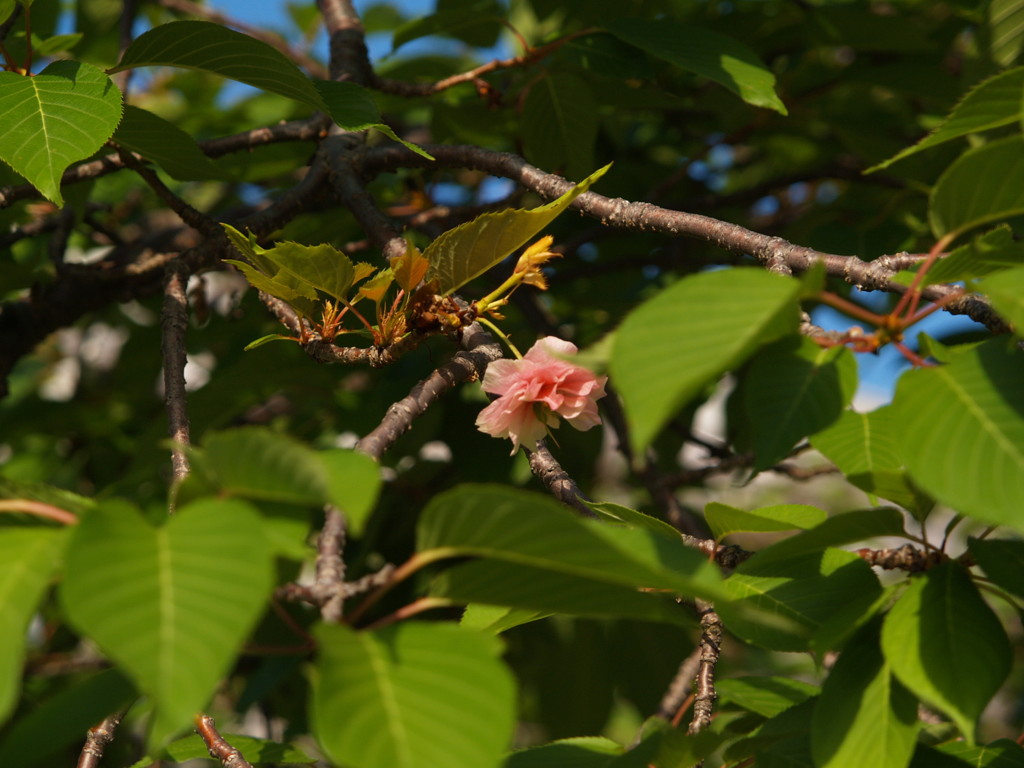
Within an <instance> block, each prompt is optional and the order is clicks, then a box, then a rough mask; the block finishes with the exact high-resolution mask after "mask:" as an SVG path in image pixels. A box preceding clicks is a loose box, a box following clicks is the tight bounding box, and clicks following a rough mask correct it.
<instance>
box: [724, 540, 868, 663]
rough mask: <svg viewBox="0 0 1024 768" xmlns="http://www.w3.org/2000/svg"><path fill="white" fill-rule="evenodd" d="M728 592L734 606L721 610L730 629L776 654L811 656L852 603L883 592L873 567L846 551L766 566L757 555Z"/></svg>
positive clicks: (830, 551) (740, 569)
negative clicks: (818, 634)
mask: <svg viewBox="0 0 1024 768" xmlns="http://www.w3.org/2000/svg"><path fill="white" fill-rule="evenodd" d="M725 587H726V591H727V592H728V593H729V597H730V600H729V601H728V602H726V603H722V604H718V605H716V609H717V610H718V613H719V614H720V615H721V617H722V621H723V622H724V624H725V626H727V627H728V628H729V631H730V632H732V633H733V634H735V635H736V636H738V637H740V638H742V639H743V640H746V641H747V642H750V643H754V644H755V645H760V646H762V647H764V648H770V649H772V650H776V651H803V650H807V648H808V642H809V638H810V636H811V635H812V634H813V633H814V631H815V630H817V629H818V628H819V627H820V626H821V625H822V624H823V623H824V622H825V621H826V620H827V619H828V618H829V617H831V616H832V615H833V614H835V613H836V611H838V610H839V609H840V608H841V607H842V606H843V605H844V604H845V603H846V602H847V601H849V600H852V599H854V598H856V597H860V596H861V595H864V594H868V593H870V594H877V593H878V592H880V591H881V586H879V584H878V578H877V577H876V576H875V574H874V573H873V572H872V570H871V567H870V566H869V565H868V564H867V563H865V562H864V561H863V560H861V559H860V558H859V557H857V555H855V554H853V553H852V552H845V551H843V550H841V549H827V550H825V551H824V552H811V553H806V554H800V555H797V556H794V557H791V558H786V559H784V560H767V561H765V562H762V561H761V560H760V554H758V555H754V556H753V557H752V558H750V559H749V560H747V561H746V562H745V563H743V564H741V565H740V566H739V567H738V568H737V569H736V571H735V572H734V573H733V574H732V575H731V576H730V577H729V578H728V579H726V580H725ZM745 609H753V611H756V613H754V612H752V611H750V610H745ZM773 620H774V621H773Z"/></svg>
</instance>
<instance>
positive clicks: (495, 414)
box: [476, 336, 607, 453]
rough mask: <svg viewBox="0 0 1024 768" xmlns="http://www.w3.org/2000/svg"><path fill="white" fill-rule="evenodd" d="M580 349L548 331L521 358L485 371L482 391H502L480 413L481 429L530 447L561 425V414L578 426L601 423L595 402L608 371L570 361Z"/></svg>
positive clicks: (514, 446) (601, 394)
mask: <svg viewBox="0 0 1024 768" xmlns="http://www.w3.org/2000/svg"><path fill="white" fill-rule="evenodd" d="M577 352H578V350H577V349H576V345H575V344H571V343H569V342H568V341H563V340H562V339H559V338H556V337H555V336H547V337H545V338H543V339H541V340H540V341H538V342H537V343H536V344H534V345H533V346H532V347H531V348H530V351H529V352H527V353H526V355H525V356H524V357H523V358H522V359H521V360H496V361H495V362H493V363H491V364H490V365H489V366H487V373H485V374H484V380H483V388H484V392H490V393H491V394H494V395H500V397H498V399H497V400H495V401H494V402H492V403H491V404H490V405H488V406H487V407H486V408H484V409H483V410H482V411H480V415H479V416H477V418H476V426H477V428H478V429H480V431H481V432H486V433H487V434H489V435H493V436H494V437H508V438H511V440H512V453H515V452H516V449H517V448H519V446H520V444H524V445H527V446H530V447H532V446H533V444H534V443H536V442H537V441H538V440H540V439H541V438H542V437H544V435H545V434H547V428H548V427H557V426H558V417H559V416H561V417H562V418H563V419H565V420H566V421H568V422H569V423H570V424H571V425H572V426H573V427H575V428H576V429H578V430H581V431H586V430H588V429H590V428H591V427H593V426H594V425H596V424H600V423H601V417H600V416H599V415H598V413H597V401H598V400H599V399H600V398H602V397H604V394H605V393H604V385H605V382H606V381H607V377H605V376H597V375H595V374H594V373H592V372H590V371H588V370H587V369H586V368H582V367H580V366H578V365H573V364H572V363H570V362H568V361H566V360H565V359H564V358H566V357H571V356H572V355H575V354H576V353H577Z"/></svg>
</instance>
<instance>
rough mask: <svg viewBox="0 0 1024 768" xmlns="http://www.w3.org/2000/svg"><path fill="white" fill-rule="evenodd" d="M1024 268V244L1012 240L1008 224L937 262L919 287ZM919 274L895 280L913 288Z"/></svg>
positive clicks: (911, 272) (906, 274)
mask: <svg viewBox="0 0 1024 768" xmlns="http://www.w3.org/2000/svg"><path fill="white" fill-rule="evenodd" d="M1022 265H1024V244H1022V243H1018V242H1016V241H1015V240H1014V238H1013V231H1012V230H1011V229H1010V228H1009V227H1008V226H1006V225H1005V224H1003V225H1001V226H998V227H996V228H995V229H991V230H989V231H988V232H985V233H984V234H981V235H978V236H977V237H975V238H974V239H972V240H971V242H969V243H965V244H964V245H961V246H960V247H959V248H957V249H956V250H954V251H953V252H952V253H951V254H949V255H948V256H946V257H944V258H942V259H940V260H939V261H937V262H935V264H933V265H932V267H931V268H930V269H929V270H928V274H926V275H925V276H924V278H923V279H922V280H921V282H920V283H919V285H921V286H927V285H935V284H936V283H955V282H958V281H961V280H968V279H970V278H973V277H982V276H984V275H989V274H991V273H993V272H999V271H1002V270H1005V269H1009V268H1011V267H1018V266H1022ZM916 273H917V270H907V271H905V272H900V273H899V274H898V275H897V276H896V279H897V280H899V282H901V283H903V284H905V285H910V283H911V282H912V281H913V279H914V277H915V276H916Z"/></svg>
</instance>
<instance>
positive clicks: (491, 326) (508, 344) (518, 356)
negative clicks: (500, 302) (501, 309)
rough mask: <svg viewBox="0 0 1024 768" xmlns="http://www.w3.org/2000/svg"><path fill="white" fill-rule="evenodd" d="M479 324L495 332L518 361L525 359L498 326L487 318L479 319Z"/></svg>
mask: <svg viewBox="0 0 1024 768" xmlns="http://www.w3.org/2000/svg"><path fill="white" fill-rule="evenodd" d="M492 295H493V294H492ZM477 322H479V323H480V324H481V325H486V326H487V327H488V328H489V329H490V330H491V331H493V332H494V333H495V334H496V335H497V336H498V338H499V339H501V340H502V341H503V342H504V343H505V346H506V347H508V348H509V349H510V350H511V351H512V354H513V355H515V356H516V360H522V359H523V355H522V353H521V352H520V351H519V350H518V349H516V345H515V344H513V343H512V342H511V341H509V338H508V336H506V335H505V334H504V333H502V331H501V329H500V328H499V327H498V326H496V325H495V324H494V323H492V322H491V321H490V320H488V319H487V318H486V317H477Z"/></svg>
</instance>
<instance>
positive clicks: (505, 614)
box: [459, 603, 551, 635]
mask: <svg viewBox="0 0 1024 768" xmlns="http://www.w3.org/2000/svg"><path fill="white" fill-rule="evenodd" d="M550 615H551V614H549V613H543V612H539V611H531V610H528V609H523V608H506V607H505V606H503V605H482V604H481V603H473V604H472V605H467V606H466V610H465V611H464V612H463V614H462V619H461V621H460V622H459V623H460V624H461V625H462V626H463V627H466V628H467V629H472V630H476V631H478V632H488V633H490V634H493V635H500V634H501V633H502V632H504V631H506V630H509V629H512V627H518V626H520V625H521V624H529V623H530V622H532V621H539V620H540V619H546V618H547V617H548V616H550Z"/></svg>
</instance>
